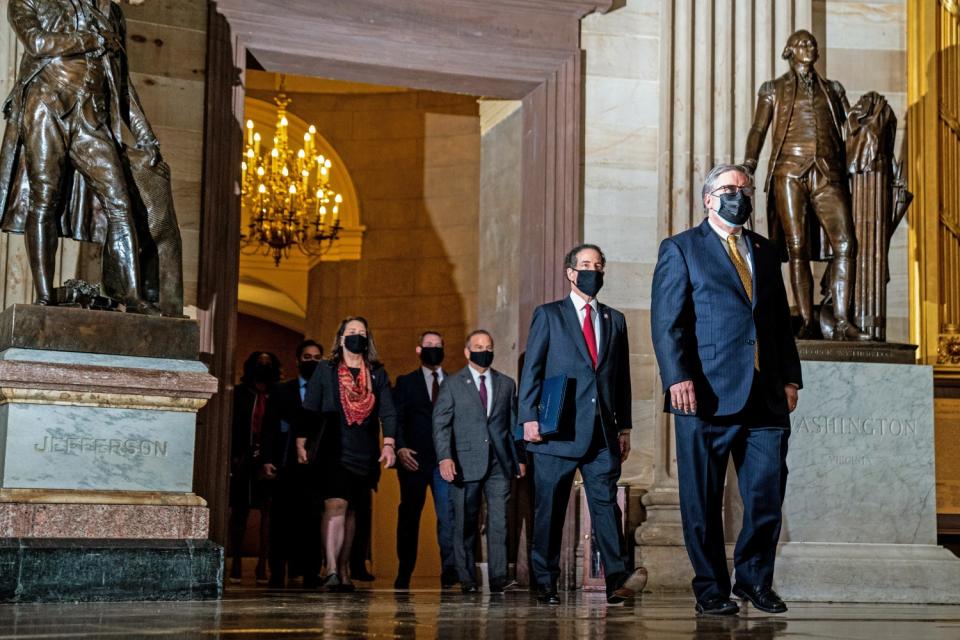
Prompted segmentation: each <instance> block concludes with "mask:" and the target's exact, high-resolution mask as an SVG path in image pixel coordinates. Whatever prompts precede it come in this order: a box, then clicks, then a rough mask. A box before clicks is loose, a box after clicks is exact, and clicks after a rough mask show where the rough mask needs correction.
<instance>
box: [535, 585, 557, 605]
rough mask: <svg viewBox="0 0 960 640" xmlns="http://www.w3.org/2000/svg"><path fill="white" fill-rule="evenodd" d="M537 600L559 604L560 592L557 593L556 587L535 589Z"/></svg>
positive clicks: (543, 602) (549, 603)
mask: <svg viewBox="0 0 960 640" xmlns="http://www.w3.org/2000/svg"><path fill="white" fill-rule="evenodd" d="M537 602H539V603H540V604H548V605H550V606H557V605H559V604H560V594H558V593H557V590H556V589H543V588H541V589H540V590H539V591H537Z"/></svg>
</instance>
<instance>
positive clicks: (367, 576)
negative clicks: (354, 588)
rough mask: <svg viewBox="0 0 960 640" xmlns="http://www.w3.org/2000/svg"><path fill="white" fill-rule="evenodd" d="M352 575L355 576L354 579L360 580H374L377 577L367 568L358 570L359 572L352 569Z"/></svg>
mask: <svg viewBox="0 0 960 640" xmlns="http://www.w3.org/2000/svg"><path fill="white" fill-rule="evenodd" d="M350 577H351V578H353V579H354V580H359V581H360V582H373V581H374V580H376V579H377V578H376V577H375V576H374V575H373V574H372V573H370V572H369V571H367V570H366V569H364V570H362V571H358V572H357V573H354V572H352V571H351V572H350Z"/></svg>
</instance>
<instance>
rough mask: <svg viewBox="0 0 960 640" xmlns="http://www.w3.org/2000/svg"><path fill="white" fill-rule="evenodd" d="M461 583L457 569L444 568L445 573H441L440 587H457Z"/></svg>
mask: <svg viewBox="0 0 960 640" xmlns="http://www.w3.org/2000/svg"><path fill="white" fill-rule="evenodd" d="M459 583H460V576H458V575H457V571H456V569H444V570H443V573H441V574H440V587H441V588H442V589H449V588H451V587H455V586H457V584H459Z"/></svg>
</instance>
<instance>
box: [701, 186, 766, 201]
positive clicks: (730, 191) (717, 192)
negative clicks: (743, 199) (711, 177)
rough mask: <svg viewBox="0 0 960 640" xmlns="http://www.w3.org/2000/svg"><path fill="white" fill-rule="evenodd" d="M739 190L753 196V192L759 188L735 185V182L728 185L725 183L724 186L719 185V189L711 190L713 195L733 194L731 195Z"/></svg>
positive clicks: (750, 196)
mask: <svg viewBox="0 0 960 640" xmlns="http://www.w3.org/2000/svg"><path fill="white" fill-rule="evenodd" d="M737 191H740V192H742V193H743V195H745V196H747V197H748V198H752V197H753V194H754V193H756V191H757V190H756V189H755V188H753V187H738V186H737V185H735V184H728V185H725V186H722V187H718V188H717V189H714V190H713V191H711V192H710V195H712V196H722V195H728V196H731V195H733V194H735V193H736V192H737Z"/></svg>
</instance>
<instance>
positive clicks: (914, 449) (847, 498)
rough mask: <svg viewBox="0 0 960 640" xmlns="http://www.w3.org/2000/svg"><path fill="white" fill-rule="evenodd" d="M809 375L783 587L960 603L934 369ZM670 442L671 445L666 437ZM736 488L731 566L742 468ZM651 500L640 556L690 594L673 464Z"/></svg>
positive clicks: (843, 367)
mask: <svg viewBox="0 0 960 640" xmlns="http://www.w3.org/2000/svg"><path fill="white" fill-rule="evenodd" d="M859 348H860V349H867V350H869V346H868V347H863V346H860V347H859ZM851 351H852V349H851ZM870 354H871V355H874V354H873V353H872V352H870ZM803 379H804V385H805V387H804V390H803V391H801V393H800V404H799V406H798V408H797V411H796V412H795V413H794V414H793V415H792V417H791V425H792V432H791V436H790V448H789V455H788V459H787V466H788V468H789V476H788V480H787V496H786V500H785V502H784V507H783V510H784V522H783V530H782V533H781V545H780V548H779V550H778V555H777V566H776V574H775V585H774V586H775V587H776V589H777V590H778V591H779V592H780V593H781V595H783V596H784V598H785V599H787V600H788V601H790V600H793V601H813V602H829V601H833V602H894V603H957V602H960V560H958V559H957V558H956V556H954V555H953V554H952V553H950V552H949V551H947V550H946V549H944V548H942V547H939V546H937V545H936V495H935V474H934V448H933V447H934V435H933V377H932V371H931V369H930V368H929V367H921V366H916V365H907V364H884V363H877V362H826V361H804V362H803ZM664 433H665V436H666V435H667V434H669V438H670V439H672V433H670V430H668V429H667V428H665V429H664ZM661 446H662V449H663V451H666V452H669V441H668V440H667V439H666V437H665V438H664V442H663V443H662V444H661ZM665 458H666V456H665ZM668 462H669V458H667V459H666V461H665V463H664V464H665V466H666V464H667V463H668ZM731 466H732V465H731ZM666 468H669V466H667V467H666ZM726 498H727V500H726V505H725V510H724V511H725V513H724V520H725V525H726V540H727V543H728V544H727V554H728V561H729V563H730V565H731V569H732V553H733V544H732V543H733V542H734V541H735V540H736V536H737V535H738V533H739V525H740V521H741V518H742V505H741V504H740V499H739V495H738V490H737V485H736V476H735V475H734V473H733V472H732V471H730V472H728V485H727V491H726ZM643 501H644V505H645V506H646V510H647V520H646V521H645V522H644V523H643V524H642V525H641V526H640V527H639V528H638V529H637V534H636V538H637V543H638V544H637V564H638V566H643V567H645V568H646V569H647V571H648V572H649V575H650V582H649V588H650V589H651V590H654V591H671V590H681V591H683V592H686V593H689V592H690V581H691V579H692V578H693V571H692V569H691V567H690V562H689V560H688V558H687V553H686V549H685V547H684V546H683V533H682V530H681V525H680V510H679V495H678V493H677V487H676V477H675V476H674V475H670V474H668V473H664V474H663V478H662V479H661V481H660V483H659V484H658V485H657V486H654V487H653V488H652V489H651V490H650V491H649V492H648V493H647V495H645V496H644V499H643Z"/></svg>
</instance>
